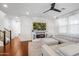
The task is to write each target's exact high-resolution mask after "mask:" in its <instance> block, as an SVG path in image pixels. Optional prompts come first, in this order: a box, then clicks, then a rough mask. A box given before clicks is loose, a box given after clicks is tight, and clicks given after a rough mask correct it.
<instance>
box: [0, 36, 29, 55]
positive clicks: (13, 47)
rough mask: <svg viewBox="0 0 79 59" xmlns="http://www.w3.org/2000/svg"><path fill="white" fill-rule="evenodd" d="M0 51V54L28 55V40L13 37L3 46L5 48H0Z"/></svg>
mask: <svg viewBox="0 0 79 59" xmlns="http://www.w3.org/2000/svg"><path fill="white" fill-rule="evenodd" d="M0 53H1V54H0V56H28V42H27V41H24V42H22V41H20V38H18V37H15V38H14V39H12V41H11V43H8V44H7V45H6V46H5V50H4V49H3V48H2V49H0Z"/></svg>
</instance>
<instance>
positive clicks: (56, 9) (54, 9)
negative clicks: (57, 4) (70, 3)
mask: <svg viewBox="0 0 79 59" xmlns="http://www.w3.org/2000/svg"><path fill="white" fill-rule="evenodd" d="M53 10H54V11H57V12H61V11H60V10H58V9H55V8H54V9H53Z"/></svg>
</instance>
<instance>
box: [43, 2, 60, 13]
mask: <svg viewBox="0 0 79 59" xmlns="http://www.w3.org/2000/svg"><path fill="white" fill-rule="evenodd" d="M55 4H56V3H52V4H51V7H50V9H49V10H46V11H45V12H43V13H46V12H48V11H50V10H53V11H56V12H61V11H60V10H59V9H56V8H55Z"/></svg>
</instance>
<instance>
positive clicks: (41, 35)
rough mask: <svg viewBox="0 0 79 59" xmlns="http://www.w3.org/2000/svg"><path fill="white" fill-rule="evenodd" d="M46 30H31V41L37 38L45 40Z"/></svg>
mask: <svg viewBox="0 0 79 59" xmlns="http://www.w3.org/2000/svg"><path fill="white" fill-rule="evenodd" d="M46 33H47V31H46V30H33V31H32V37H33V39H37V38H46Z"/></svg>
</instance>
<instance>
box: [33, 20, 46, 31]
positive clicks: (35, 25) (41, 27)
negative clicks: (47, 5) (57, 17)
mask: <svg viewBox="0 0 79 59" xmlns="http://www.w3.org/2000/svg"><path fill="white" fill-rule="evenodd" d="M33 30H46V23H41V22H34V23H33Z"/></svg>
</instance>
